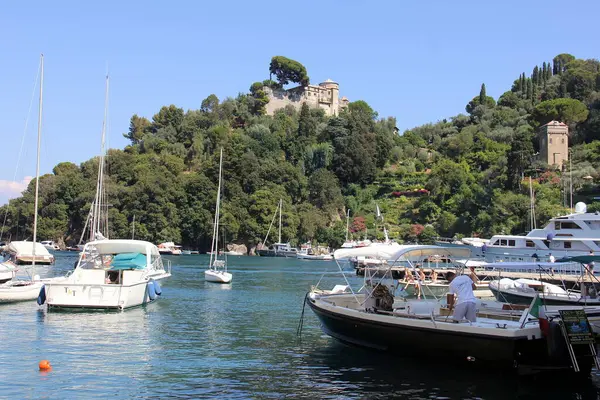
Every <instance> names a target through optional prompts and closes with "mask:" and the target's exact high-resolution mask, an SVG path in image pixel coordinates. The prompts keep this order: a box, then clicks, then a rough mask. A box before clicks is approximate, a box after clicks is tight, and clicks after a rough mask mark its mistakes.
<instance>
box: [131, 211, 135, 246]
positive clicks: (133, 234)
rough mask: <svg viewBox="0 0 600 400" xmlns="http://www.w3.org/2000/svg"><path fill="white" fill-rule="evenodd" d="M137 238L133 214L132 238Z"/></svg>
mask: <svg viewBox="0 0 600 400" xmlns="http://www.w3.org/2000/svg"><path fill="white" fill-rule="evenodd" d="M134 239H135V214H133V224H132V226H131V240H134Z"/></svg>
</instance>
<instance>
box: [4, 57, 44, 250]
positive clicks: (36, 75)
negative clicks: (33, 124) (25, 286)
mask: <svg viewBox="0 0 600 400" xmlns="http://www.w3.org/2000/svg"><path fill="white" fill-rule="evenodd" d="M41 68H42V63H39V64H38V70H37V72H36V74H35V78H34V80H33V90H32V91H31V99H30V100H29V109H28V110H27V116H26V117H25V127H24V128H23V136H22V137H21V147H20V148H19V155H18V156H17V164H16V166H15V174H14V175H13V182H15V181H16V180H17V172H18V170H19V164H20V163H21V157H22V155H23V147H24V146H25V136H26V135H27V127H28V126H29V117H30V116H31V109H32V108H33V100H34V99H35V94H36V89H37V83H38V78H39V76H40V69H41ZM7 217H8V207H6V212H5V213H4V220H3V222H2V229H1V230H0V238H2V236H3V235H4V228H5V227H6V218H7ZM18 223H19V222H18V221H17V225H18Z"/></svg>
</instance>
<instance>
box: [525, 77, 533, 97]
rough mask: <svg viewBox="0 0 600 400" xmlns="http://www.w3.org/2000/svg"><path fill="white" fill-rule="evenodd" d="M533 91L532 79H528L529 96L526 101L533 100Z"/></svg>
mask: <svg viewBox="0 0 600 400" xmlns="http://www.w3.org/2000/svg"><path fill="white" fill-rule="evenodd" d="M532 91H533V82H531V79H529V78H528V79H527V94H526V96H525V98H526V99H531V93H532Z"/></svg>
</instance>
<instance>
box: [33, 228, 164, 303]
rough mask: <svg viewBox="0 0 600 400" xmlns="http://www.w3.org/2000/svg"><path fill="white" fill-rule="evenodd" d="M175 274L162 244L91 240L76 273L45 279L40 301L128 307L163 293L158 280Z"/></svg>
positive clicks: (82, 254)
mask: <svg viewBox="0 0 600 400" xmlns="http://www.w3.org/2000/svg"><path fill="white" fill-rule="evenodd" d="M170 276H171V268H170V263H169V262H168V261H167V263H166V265H165V264H163V260H162V258H161V256H160V253H159V252H158V248H157V247H156V246H155V245H154V244H152V243H149V242H145V241H141V240H125V239H110V240H109V239H106V240H99V241H93V242H88V243H87V244H86V245H85V247H84V251H83V252H82V253H81V255H80V258H79V261H78V263H77V266H76V267H75V270H74V271H73V273H72V274H70V275H69V276H67V277H66V278H64V279H61V280H54V281H50V282H47V283H45V288H44V296H45V299H40V301H39V302H40V303H43V302H44V301H43V300H45V302H46V303H47V304H48V309H53V308H96V309H119V310H122V309H125V308H130V307H135V306H139V305H143V304H147V303H149V302H151V301H153V300H155V299H156V298H157V297H158V296H160V294H161V292H162V289H161V287H160V284H159V283H158V281H160V280H161V279H165V278H168V277H170Z"/></svg>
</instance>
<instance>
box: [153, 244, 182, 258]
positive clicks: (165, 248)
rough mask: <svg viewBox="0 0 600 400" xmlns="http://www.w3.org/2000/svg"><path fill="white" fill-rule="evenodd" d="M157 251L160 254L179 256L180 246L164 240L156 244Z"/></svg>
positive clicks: (180, 252)
mask: <svg viewBox="0 0 600 400" xmlns="http://www.w3.org/2000/svg"><path fill="white" fill-rule="evenodd" d="M158 251H159V252H160V254H162V255H170V256H179V255H181V254H182V251H181V246H178V245H176V244H175V243H173V242H164V243H161V244H159V245H158Z"/></svg>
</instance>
